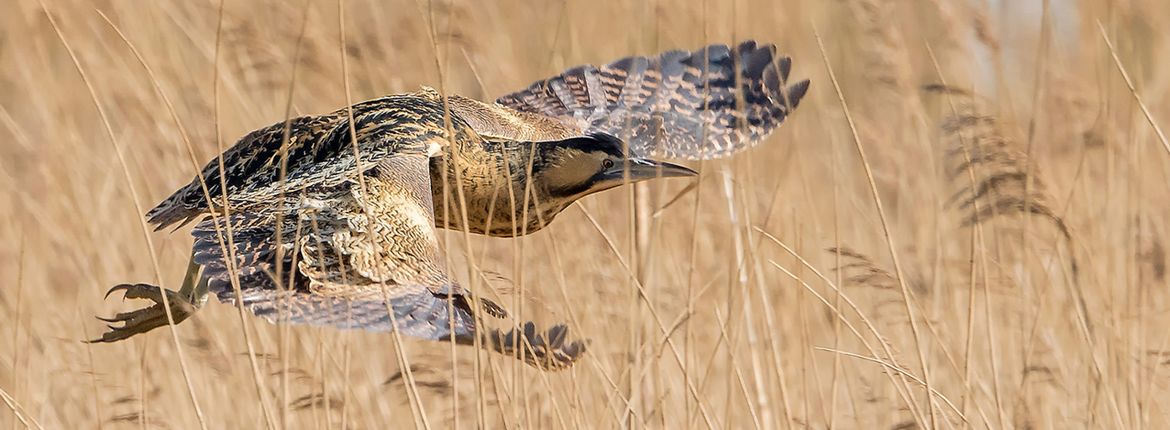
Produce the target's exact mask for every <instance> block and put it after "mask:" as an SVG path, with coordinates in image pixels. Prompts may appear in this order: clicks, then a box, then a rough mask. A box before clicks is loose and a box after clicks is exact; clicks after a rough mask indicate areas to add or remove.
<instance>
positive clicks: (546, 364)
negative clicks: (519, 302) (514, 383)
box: [488, 322, 588, 370]
mask: <svg viewBox="0 0 1170 430" xmlns="http://www.w3.org/2000/svg"><path fill="white" fill-rule="evenodd" d="M568 333H569V327H568V326H565V325H564V324H557V325H555V326H553V327H552V328H550V329H548V330H547V331H545V332H544V333H537V332H536V325H535V324H533V323H532V322H526V323H524V325H523V327H521V328H520V329H513V330H511V331H509V332H508V333H503V332H501V331H499V330H493V331H492V332H491V334H489V336H488V341H489V342H490V343H491V345H492V347H493V348H494V349H496V350H497V351H498V352H500V353H503V354H505V355H519V356H520V357H522V358H523V359H524V361H525V362H526V363H528V364H530V365H532V366H535V367H537V368H540V369H542V370H561V369H566V368H569V367H571V366H572V365H573V364H574V363H576V362H577V360H579V359H580V358H581V357H582V356H584V355H585V349H586V346H587V345H588V341H587V340H586V341H581V340H574V341H571V342H568V341H567V339H568Z"/></svg>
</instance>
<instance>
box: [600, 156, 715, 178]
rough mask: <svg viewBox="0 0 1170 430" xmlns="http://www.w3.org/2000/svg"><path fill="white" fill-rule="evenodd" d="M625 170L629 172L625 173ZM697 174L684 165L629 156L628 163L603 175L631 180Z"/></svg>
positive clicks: (619, 165) (617, 166)
mask: <svg viewBox="0 0 1170 430" xmlns="http://www.w3.org/2000/svg"><path fill="white" fill-rule="evenodd" d="M627 172H629V173H628V174H627ZM698 174H699V172H696V171H694V170H691V169H690V168H688V167H686V166H682V165H678V164H674V163H667V162H665V161H654V160H650V159H646V158H630V159H629V162H628V163H625V164H624V165H623V164H618V165H616V166H614V167H613V168H612V169H609V170H608V171H606V172H605V175H606V176H608V177H610V178H612V179H619V180H621V179H626V178H629V181H631V182H636V181H644V180H647V179H655V178H680V177H687V176H697V175H698Z"/></svg>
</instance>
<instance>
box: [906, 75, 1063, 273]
mask: <svg viewBox="0 0 1170 430" xmlns="http://www.w3.org/2000/svg"><path fill="white" fill-rule="evenodd" d="M923 89H924V90H926V91H927V92H929V93H936V94H944V95H946V96H948V97H951V98H952V99H953V100H954V101H955V112H953V113H952V114H951V115H948V116H947V117H946V118H945V119H943V122H942V125H941V128H942V132H943V135H944V137H945V139H946V143H947V146H948V148H947V152H946V157H947V159H948V160H947V161H948V162H949V164H950V165H951V166H952V168H951V169H950V171H949V172H948V173H949V174H950V177H951V178H950V179H951V180H952V181H959V182H960V183H962V182H966V181H963V180H962V179H963V178H964V177H965V176H966V175H967V172H968V169H973V170H974V171H975V183H974V184H973V185H972V186H971V187H970V188H968V184H964V186H963V187H962V189H960V190H959V191H957V192H955V194H954V195H953V196H952V197H951V199H950V204H951V205H955V206H957V207H958V208H959V209H960V210H961V211H963V212H964V213H965V214H966V215H965V216H964V217H963V221H962V225H963V226H964V227H967V226H971V225H974V224H975V223H983V222H987V221H989V220H991V219H993V218H996V217H1004V216H1012V215H1026V214H1031V215H1036V216H1039V217H1041V218H1043V219H1045V220H1047V221H1049V222H1051V223H1052V225H1053V226H1054V227H1056V229H1057V230H1058V231H1059V232H1060V234H1061V236H1063V237H1064V238H1065V240H1067V241H1069V242H1071V241H1072V233H1071V231H1070V230H1069V227H1068V224H1067V223H1066V222H1065V221H1064V218H1062V217H1061V216H1060V215H1059V214H1057V213H1056V211H1054V210H1053V209H1052V204H1051V202H1052V197H1051V195H1050V194H1049V193H1048V189H1047V186H1046V184H1045V181H1044V179H1043V175H1041V174H1040V172H1039V171H1038V169H1037V168H1036V167H1035V166H1030V165H1029V164H1030V163H1029V161H1028V159H1027V156H1026V155H1025V153H1024V151H1023V149H1021V148H1020V147H1019V144H1018V143H1017V142H1016V141H1015V140H1012V139H1011V138H1010V137H1008V136H1007V135H1006V134H1005V133H1004V132H1003V130H1002V128H1001V127H1000V124H999V122H998V121H997V120H996V118H995V117H994V116H992V115H989V114H986V113H984V111H983V110H982V109H980V107H979V100H977V99H976V98H975V96H973V95H971V94H970V93H968V92H966V91H964V90H961V89H957V88H951V87H946V86H943V85H937V84H932V85H926V86H924V87H923ZM976 203H978V204H976ZM1074 267H1075V266H1074Z"/></svg>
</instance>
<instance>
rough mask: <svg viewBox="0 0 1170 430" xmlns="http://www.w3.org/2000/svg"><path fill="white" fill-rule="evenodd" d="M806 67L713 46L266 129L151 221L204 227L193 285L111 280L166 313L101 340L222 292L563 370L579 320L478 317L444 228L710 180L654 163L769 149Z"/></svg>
mask: <svg viewBox="0 0 1170 430" xmlns="http://www.w3.org/2000/svg"><path fill="white" fill-rule="evenodd" d="M790 66H791V62H790V60H789V59H788V58H787V57H777V56H776V48H775V47H774V46H772V45H756V43H755V42H754V41H746V42H743V43H740V44H739V45H738V46H736V47H734V48H730V47H728V46H726V45H711V46H708V47H705V48H702V49H700V50H697V51H693V52H685V51H668V52H664V53H662V54H660V55H658V56H656V57H628V58H624V59H621V60H618V61H615V62H613V63H610V64H607V65H604V66H601V67H596V66H592V65H586V66H578V67H574V68H572V69H569V70H567V71H565V72H564V73H562V74H560V75H558V76H554V77H552V78H549V79H546V80H542V81H538V82H536V83H534V84H532V85H531V86H530V87H528V88H527V89H525V90H522V91H519V92H516V93H513V94H509V95H506V96H503V97H500V98H499V99H497V101H496V102H495V103H490V104H489V103H484V102H480V101H476V100H472V99H469V98H465V97H460V96H455V95H451V96H446V97H444V96H443V95H441V94H439V93H438V92H436V91H434V90H432V89H429V88H424V89H423V90H421V91H418V92H415V93H408V94H399V95H391V96H386V97H382V98H378V99H374V100H369V101H365V102H361V103H357V104H355V105H353V106H350V107H348V108H343V109H339V110H337V111H334V112H332V113H329V114H325V115H316V116H304V117H298V118H293V119H289V120H287V121H282V122H279V123H276V124H273V125H271V126H269V127H265V128H262V129H259V130H256V131H254V132H252V133H249V134H248V135H246V136H244V137H243V138H241V139H240V140H239V141H238V142H237V143H236V144H235V145H234V146H233V147H231V148H230V149H228V150H227V151H225V152H224V153H223V154H222V155H221V157H222V161H221V160H220V159H216V160H212V161H210V162H209V163H208V164H207V165H206V166H205V167H204V168H203V169H202V171H201V172H200V174H199V175H198V176H196V178H195V179H194V180H192V181H191V183H189V184H188V185H186V186H184V187H183V188H180V189H179V190H178V191H176V192H175V193H174V194H172V195H171V196H170V197H168V198H167V199H166V200H164V201H163V202H162V203H160V204H159V205H158V206H157V207H155V208H154V209H152V210H150V211H149V212H148V213H147V218H148V220H149V222H150V223H152V224H154V225H155V226H156V227H157V228H158V229H162V228H165V227H168V226H173V225H176V224H180V225H181V224H185V223H188V222H191V221H194V220H196V219H199V220H200V222H199V223H198V224H197V225H196V226H195V227H194V229H193V231H192V235H193V236H194V237H195V243H194V245H193V247H192V258H191V262H190V264H189V266H188V270H187V276H186V277H185V279H184V283H183V287H182V288H180V290H179V291H177V292H176V291H171V290H164V289H161V288H160V287H157V286H153V285H148V284H123V285H118V286H116V287H114V288H113V289H111V290H110V292H109V293H107V296H108V295H109V294H110V293H113V292H119V291H120V292H123V293H124V297H128V298H142V299H149V300H152V301H154V302H155V304H154V305H152V306H149V307H147V308H144V309H139V310H136V311H132V312H126V313H121V314H118V315H117V316H115V317H114V318H112V319H106V321H109V322H111V323H114V324H117V323H120V324H121V325H117V326H115V325H111V326H110V331H108V332H106V333H104V334H103V336H102V337H101V338H100V339H95V341H100V342H113V341H117V340H122V339H126V338H128V337H131V336H133V335H136V334H138V333H144V332H146V331H149V330H152V329H154V328H157V327H160V326H162V325H166V324H167V317H166V309H164V308H163V305H162V303H163V295H164V294H165V295H166V298H167V302H169V304H170V310H171V314H172V317H173V319H174V321H175V322H176V323H178V322H181V321H183V320H185V319H186V318H188V317H189V316H190V315H192V314H193V313H195V312H196V311H197V310H198V309H199V308H200V307H201V306H202V305H203V304H204V303H205V302H206V299H207V295H208V294H209V293H214V294H215V295H216V297H218V298H219V300H220V301H221V302H229V303H237V301H238V302H239V303H240V304H242V305H243V306H244V307H245V308H247V309H249V310H251V311H252V312H253V313H254V314H256V315H258V316H261V317H264V318H265V319H267V320H269V321H272V322H277V323H292V324H312V325H329V326H334V327H339V328H361V329H366V330H381V331H389V330H398V331H399V332H400V333H402V334H405V335H407V336H411V337H416V338H422V339H430V340H440V341H451V340H453V341H455V342H458V343H461V344H478V345H481V346H483V347H485V348H488V349H491V350H494V351H497V352H500V353H504V354H509V355H512V354H513V353H515V352H517V350H518V349H520V348H523V349H524V351H525V353H524V354H519V355H520V356H523V357H526V361H527V362H528V363H529V364H532V365H534V366H537V367H540V368H543V369H559V368H563V367H567V366H569V365H571V364H572V363H574V362H575V361H576V360H577V359H578V358H579V357H580V356H581V355H582V354H583V352H584V350H585V345H584V343H583V342H581V341H568V340H567V336H566V334H567V329H566V327H565V326H564V325H556V326H554V327H552V328H551V329H549V330H545V331H542V332H538V330H536V328H535V325H534V324H532V323H531V322H528V323H524V324H522V327H519V328H518V329H514V330H512V331H510V332H508V333H504V332H501V331H499V330H490V331H488V330H479V329H478V323H477V321H476V318H475V317H476V315H477V313H478V311H480V310H482V311H484V312H486V313H487V314H488V315H492V316H496V317H503V316H505V315H506V311H505V310H504V309H503V308H502V307H501V306H499V305H497V304H495V303H493V302H491V301H490V300H487V299H485V298H482V297H473V296H472V295H471V294H470V292H469V291H467V290H466V289H464V288H463V287H461V286H460V285H458V284H457V283H456V282H455V281H454V280H453V279H452V278H451V276H450V275H449V273H448V270H447V266H446V264H445V262H444V258H443V255H442V253H441V251H440V249H439V246H438V241H437V238H436V232H435V227H436V226H438V227H446V228H453V229H466V230H468V231H471V232H474V233H480V234H488V235H492V236H515V235H520V234H527V233H531V232H534V231H537V230H540V229H541V228H542V227H544V226H545V225H547V223H549V222H550V221H552V219H553V218H554V217H555V216H556V215H557V214H558V213H560V212H561V211H562V210H563V209H564V208H565V207H567V206H568V205H569V204H571V203H572V202H574V201H576V200H578V199H580V198H582V197H584V196H587V195H590V194H593V193H597V192H599V191H603V190H606V189H610V188H614V187H617V186H619V185H622V184H626V183H633V182H639V181H645V180H649V179H653V178H659V177H682V176H692V175H695V174H696V173H695V171H693V170H691V169H689V168H687V167H684V166H681V165H677V164H672V163H667V162H662V161H654V160H652V159H650V158H648V157H655V158H675V159H684V160H702V159H711V158H718V157H724V156H728V155H730V154H732V153H734V152H737V151H739V150H742V149H745V148H748V147H751V146H753V145H754V144H756V143H758V142H759V141H761V140H762V139H763V138H764V137H766V136H767V135H768V134H769V133H771V132H772V131H773V130H774V129H775V128H776V127H778V126H779V125H780V124H781V123H782V122H783V121H784V119H785V118H786V117H787V116H788V114H789V113H790V112H791V111H792V110H793V109H794V108H795V107H796V106H797V104H798V103H799V101H800V99H801V97H802V96H803V95H804V93H805V91H806V90H807V88H808V81H807V80H805V81H800V82H797V83H794V84H791V85H789V84H788V83H787V81H788V74H789V69H790ZM221 164H222V166H224V167H223V168H222V169H221V167H220V166H221ZM464 220H466V222H464ZM477 340H479V341H478V342H477Z"/></svg>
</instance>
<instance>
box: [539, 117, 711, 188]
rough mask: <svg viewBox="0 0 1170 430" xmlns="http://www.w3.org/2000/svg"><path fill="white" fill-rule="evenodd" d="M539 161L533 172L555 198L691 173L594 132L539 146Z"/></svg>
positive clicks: (687, 169)
mask: <svg viewBox="0 0 1170 430" xmlns="http://www.w3.org/2000/svg"><path fill="white" fill-rule="evenodd" d="M540 151H541V152H542V157H540V158H541V161H542V162H541V163H540V166H539V167H538V168H536V167H537V166H534V171H533V175H534V176H538V177H539V179H538V180H539V181H540V182H541V183H543V184H544V185H545V187H546V191H547V192H548V193H549V194H550V195H552V196H554V197H558V198H567V199H575V198H580V197H583V196H586V195H589V194H593V193H596V192H598V191H604V190H608V189H610V188H614V187H617V186H619V185H622V184H627V183H634V182H640V181H645V180H648V179H655V178H673V177H684V176H695V175H697V174H698V173H697V172H695V171H694V170H691V169H689V168H687V167H685V166H680V165H677V164H672V163H666V162H661V161H654V160H650V159H647V158H641V157H638V156H637V154H634V153H632V152H629V151H626V150H625V148H624V144H623V143H622V141H621V139H618V138H617V137H614V136H612V135H609V134H604V133H595V134H590V135H587V136H582V137H575V138H572V139H566V140H561V141H557V142H555V143H552V144H551V145H547V146H544V147H543V148H540Z"/></svg>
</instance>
